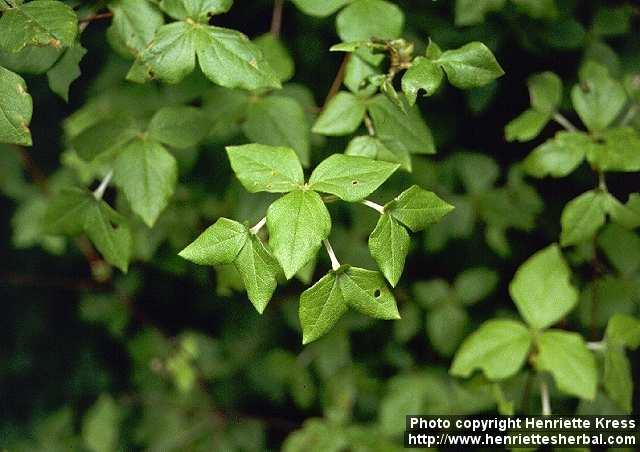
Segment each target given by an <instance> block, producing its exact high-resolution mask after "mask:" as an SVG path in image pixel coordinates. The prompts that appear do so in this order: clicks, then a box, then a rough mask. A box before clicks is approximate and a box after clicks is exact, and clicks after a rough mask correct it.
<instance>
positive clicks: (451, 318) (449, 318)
mask: <svg viewBox="0 0 640 452" xmlns="http://www.w3.org/2000/svg"><path fill="white" fill-rule="evenodd" d="M468 323H469V316H468V315H467V312H466V311H465V310H464V309H462V308H461V307H460V306H459V305H456V304H454V303H442V304H440V305H438V306H437V307H435V308H434V309H432V310H430V311H429V312H428V313H427V323H426V329H427V335H428V337H429V341H430V342H431V345H432V346H433V348H434V349H435V350H436V351H437V352H438V353H439V354H441V355H443V356H447V357H449V356H452V355H453V354H454V352H455V351H456V349H457V348H458V346H459V345H460V343H461V342H462V340H463V339H464V335H465V332H466V329H467V325H468Z"/></svg>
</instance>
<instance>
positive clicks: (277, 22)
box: [271, 0, 284, 38]
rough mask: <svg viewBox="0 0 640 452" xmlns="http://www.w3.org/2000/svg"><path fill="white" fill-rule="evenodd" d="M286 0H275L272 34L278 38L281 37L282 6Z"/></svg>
mask: <svg viewBox="0 0 640 452" xmlns="http://www.w3.org/2000/svg"><path fill="white" fill-rule="evenodd" d="M283 5H284V0H275V1H274V2H273V15H272V16H271V34H272V35H273V36H275V37H276V38H279V37H280V31H281V30H282V7H283Z"/></svg>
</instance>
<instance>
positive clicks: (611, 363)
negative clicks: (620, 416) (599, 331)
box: [602, 345, 633, 413]
mask: <svg viewBox="0 0 640 452" xmlns="http://www.w3.org/2000/svg"><path fill="white" fill-rule="evenodd" d="M602 382H603V385H604V389H605V390H606V391H607V394H608V395H609V397H610V398H611V400H613V401H614V402H615V403H616V404H617V405H618V406H619V407H620V408H622V409H623V410H624V411H625V412H626V413H631V410H632V409H633V405H632V398H633V378H632V374H631V363H630V362H629V359H628V358H627V355H626V354H625V352H624V349H623V348H622V347H619V346H615V345H612V346H609V345H607V349H606V351H605V352H604V376H603V379H602Z"/></svg>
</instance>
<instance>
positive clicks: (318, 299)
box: [299, 271, 348, 344]
mask: <svg viewBox="0 0 640 452" xmlns="http://www.w3.org/2000/svg"><path fill="white" fill-rule="evenodd" d="M347 309H348V307H347V304H346V303H345V301H344V299H343V297H342V290H341V289H340V285H339V284H338V276H337V274H336V272H334V271H331V272H329V273H327V274H326V275H325V276H323V277H322V278H321V279H320V280H319V281H318V282H317V283H315V284H314V285H313V286H311V287H310V288H309V289H307V290H305V291H304V292H302V295H301V296H300V309H299V316H300V326H301V327H302V343H303V344H308V343H309V342H312V341H315V340H316V339H318V338H319V337H321V336H322V335H324V334H325V333H327V332H328V331H329V330H330V329H331V328H333V326H334V325H335V324H336V322H337V321H338V320H340V317H342V316H343V315H344V313H345V312H347Z"/></svg>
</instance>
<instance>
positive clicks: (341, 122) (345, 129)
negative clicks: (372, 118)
mask: <svg viewBox="0 0 640 452" xmlns="http://www.w3.org/2000/svg"><path fill="white" fill-rule="evenodd" d="M365 110H366V105H365V102H364V100H363V99H361V98H360V97H358V96H356V95H355V94H351V93H348V92H346V91H340V92H339V93H338V94H336V95H335V96H333V98H331V100H330V101H329V103H328V104H327V105H326V107H325V108H324V109H323V110H322V113H321V114H320V116H319V117H318V119H317V120H316V123H315V124H314V125H313V129H311V130H312V131H313V132H314V133H319V134H322V135H331V136H337V135H349V134H350V133H353V132H354V131H355V130H356V129H357V128H358V126H360V123H362V119H363V118H364V114H365Z"/></svg>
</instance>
